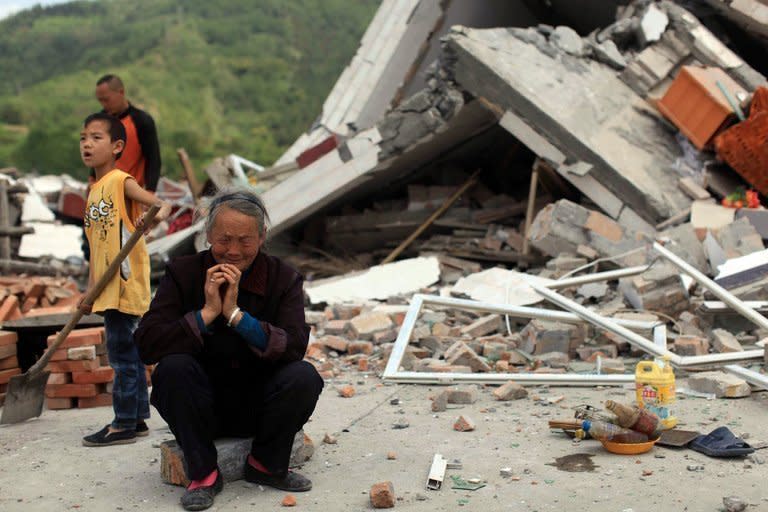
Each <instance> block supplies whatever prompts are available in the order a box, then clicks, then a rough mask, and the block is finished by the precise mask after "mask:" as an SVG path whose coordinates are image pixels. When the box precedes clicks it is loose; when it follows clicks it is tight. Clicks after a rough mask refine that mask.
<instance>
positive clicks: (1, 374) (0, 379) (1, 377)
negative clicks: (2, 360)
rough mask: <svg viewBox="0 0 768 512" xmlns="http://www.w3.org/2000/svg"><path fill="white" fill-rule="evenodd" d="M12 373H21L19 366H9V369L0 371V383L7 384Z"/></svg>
mask: <svg viewBox="0 0 768 512" xmlns="http://www.w3.org/2000/svg"><path fill="white" fill-rule="evenodd" d="M14 375H21V368H11V369H9V370H3V371H0V384H8V381H9V380H11V377H13V376H14Z"/></svg>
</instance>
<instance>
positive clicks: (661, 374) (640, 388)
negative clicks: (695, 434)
mask: <svg viewBox="0 0 768 512" xmlns="http://www.w3.org/2000/svg"><path fill="white" fill-rule="evenodd" d="M635 391H636V398H637V405H638V407H644V408H646V409H648V410H649V411H651V412H652V413H654V414H655V415H656V416H658V417H659V419H660V420H661V425H662V427H663V428H664V429H665V430H668V429H670V428H674V426H675V425H677V418H675V417H674V416H672V414H671V413H670V411H669V405H670V404H671V403H672V402H674V401H675V373H674V372H673V371H672V365H671V364H669V361H667V360H665V361H664V362H663V367H662V366H660V365H659V364H658V363H656V362H655V361H640V362H639V363H637V367H636V368H635Z"/></svg>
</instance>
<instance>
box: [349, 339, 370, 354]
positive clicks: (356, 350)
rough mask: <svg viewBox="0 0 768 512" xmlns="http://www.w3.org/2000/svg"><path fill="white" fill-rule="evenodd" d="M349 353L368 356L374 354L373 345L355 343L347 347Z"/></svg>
mask: <svg viewBox="0 0 768 512" xmlns="http://www.w3.org/2000/svg"><path fill="white" fill-rule="evenodd" d="M347 352H349V353H350V354H367V355H371V354H372V353H373V343H371V342H370V341H360V340H358V341H353V342H351V343H350V344H349V345H347Z"/></svg>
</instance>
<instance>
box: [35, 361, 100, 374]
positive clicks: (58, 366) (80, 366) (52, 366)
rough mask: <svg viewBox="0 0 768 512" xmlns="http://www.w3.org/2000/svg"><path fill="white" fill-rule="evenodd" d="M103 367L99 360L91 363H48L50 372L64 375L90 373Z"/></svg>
mask: <svg viewBox="0 0 768 512" xmlns="http://www.w3.org/2000/svg"><path fill="white" fill-rule="evenodd" d="M99 366H101V365H100V364H99V361H98V360H97V359H93V360H90V361H56V362H55V363H48V366H47V367H46V368H48V370H50V371H51V372H52V373H54V372H57V373H64V372H89V371H93V370H95V369H96V368H98V367H99Z"/></svg>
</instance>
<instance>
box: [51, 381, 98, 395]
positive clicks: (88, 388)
mask: <svg viewBox="0 0 768 512" xmlns="http://www.w3.org/2000/svg"><path fill="white" fill-rule="evenodd" d="M98 393H99V390H98V388H97V387H96V384H55V385H48V386H46V387H45V396H47V397H48V398H65V397H71V398H75V397H89V396H96V395H97V394H98Z"/></svg>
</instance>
